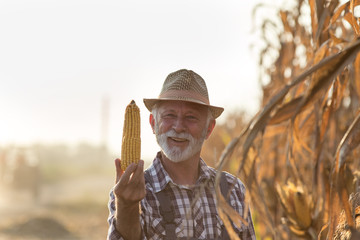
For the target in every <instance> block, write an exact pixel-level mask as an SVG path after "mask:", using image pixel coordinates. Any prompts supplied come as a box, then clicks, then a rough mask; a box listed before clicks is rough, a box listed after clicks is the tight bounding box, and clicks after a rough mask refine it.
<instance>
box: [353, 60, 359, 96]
mask: <svg viewBox="0 0 360 240" xmlns="http://www.w3.org/2000/svg"><path fill="white" fill-rule="evenodd" d="M354 82H355V89H356V93H357V95H358V96H360V54H359V55H358V56H357V57H356V59H355V61H354Z"/></svg>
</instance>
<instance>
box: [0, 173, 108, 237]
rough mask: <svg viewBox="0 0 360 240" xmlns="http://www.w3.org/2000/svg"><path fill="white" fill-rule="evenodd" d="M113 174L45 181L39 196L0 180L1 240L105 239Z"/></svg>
mask: <svg viewBox="0 0 360 240" xmlns="http://www.w3.org/2000/svg"><path fill="white" fill-rule="evenodd" d="M113 181H114V180H113V177H112V176H95V175H90V176H82V177H81V178H76V179H68V180H65V181H61V182H59V183H54V184H48V185H43V186H42V187H41V191H40V195H39V197H38V199H33V195H32V194H31V193H30V192H27V191H26V190H21V191H15V190H13V189H10V188H8V187H6V186H2V185H1V184H0V240H10V239H11V240H20V239H21V240H23V239H26V240H40V239H41V240H43V239H54V240H59V239H64V240H73V239H74V240H81V239H90V240H91V239H106V234H107V229H108V224H107V217H108V210H107V201H108V193H109V190H110V188H111V187H112V184H113Z"/></svg>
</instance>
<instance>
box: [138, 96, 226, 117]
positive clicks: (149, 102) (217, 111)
mask: <svg viewBox="0 0 360 240" xmlns="http://www.w3.org/2000/svg"><path fill="white" fill-rule="evenodd" d="M143 101H144V104H145V107H146V108H147V109H148V110H149V111H150V112H151V111H152V109H153V107H154V105H155V104H157V103H158V102H162V101H183V102H191V103H196V104H200V105H203V106H206V107H208V108H209V109H210V111H211V113H212V115H213V117H214V118H215V119H216V118H218V117H219V116H220V115H221V114H222V113H223V111H224V108H222V107H216V106H212V105H209V104H206V103H203V102H201V101H198V100H196V99H183V98H178V99H177V98H176V99H174V98H144V99H143Z"/></svg>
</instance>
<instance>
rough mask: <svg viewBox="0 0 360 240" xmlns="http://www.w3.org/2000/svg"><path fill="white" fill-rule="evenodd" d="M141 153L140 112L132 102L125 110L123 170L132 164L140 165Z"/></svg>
mask: <svg viewBox="0 0 360 240" xmlns="http://www.w3.org/2000/svg"><path fill="white" fill-rule="evenodd" d="M140 152H141V139H140V110H139V107H138V106H137V105H136V103H135V101H134V100H132V101H131V102H130V104H129V105H127V107H126V110H125V120H124V127H123V138H122V145H121V169H123V170H125V169H126V168H127V166H129V165H130V164H131V163H138V162H139V160H140Z"/></svg>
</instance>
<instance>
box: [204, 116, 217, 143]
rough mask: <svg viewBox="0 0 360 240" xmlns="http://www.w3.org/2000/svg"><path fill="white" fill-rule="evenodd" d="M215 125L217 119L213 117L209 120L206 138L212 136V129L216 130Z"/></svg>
mask: <svg viewBox="0 0 360 240" xmlns="http://www.w3.org/2000/svg"><path fill="white" fill-rule="evenodd" d="M215 125H216V120H215V119H211V120H210V122H209V126H208V129H207V132H206V138H205V139H208V138H209V137H210V135H211V133H212V131H213V130H214V127H215Z"/></svg>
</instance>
